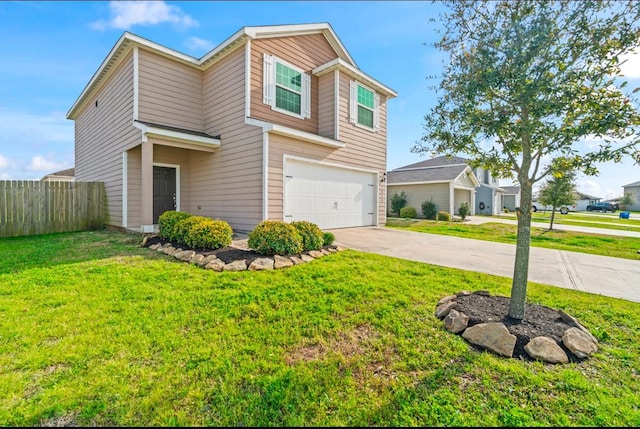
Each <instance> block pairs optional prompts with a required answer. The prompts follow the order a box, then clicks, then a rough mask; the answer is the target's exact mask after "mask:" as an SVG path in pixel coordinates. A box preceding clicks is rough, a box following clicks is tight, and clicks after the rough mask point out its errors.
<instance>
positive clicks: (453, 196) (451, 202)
mask: <svg viewBox="0 0 640 429" xmlns="http://www.w3.org/2000/svg"><path fill="white" fill-rule="evenodd" d="M455 199H456V192H455V188H454V186H453V182H451V183H449V214H450V215H451V216H452V217H453V213H454V212H455V210H456V207H455V206H456V202H455Z"/></svg>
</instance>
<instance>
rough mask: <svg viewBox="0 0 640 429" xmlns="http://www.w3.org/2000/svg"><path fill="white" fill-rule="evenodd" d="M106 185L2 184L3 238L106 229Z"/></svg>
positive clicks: (0, 232)
mask: <svg viewBox="0 0 640 429" xmlns="http://www.w3.org/2000/svg"><path fill="white" fill-rule="evenodd" d="M105 212H106V207H105V190H104V183H102V182H39V181H35V180H0V237H15V236H19V235H36V234H49V233H53V232H67V231H82V230H88V229H97V228H102V226H103V224H104V222H105Z"/></svg>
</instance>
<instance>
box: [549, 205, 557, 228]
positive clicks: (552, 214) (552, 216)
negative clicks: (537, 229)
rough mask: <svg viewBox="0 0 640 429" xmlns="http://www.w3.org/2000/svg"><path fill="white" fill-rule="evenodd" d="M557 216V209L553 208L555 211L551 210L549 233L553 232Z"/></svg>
mask: <svg viewBox="0 0 640 429" xmlns="http://www.w3.org/2000/svg"><path fill="white" fill-rule="evenodd" d="M555 216H556V207H555V206H553V209H552V210H551V222H550V223H549V231H551V230H553V219H554V218H555Z"/></svg>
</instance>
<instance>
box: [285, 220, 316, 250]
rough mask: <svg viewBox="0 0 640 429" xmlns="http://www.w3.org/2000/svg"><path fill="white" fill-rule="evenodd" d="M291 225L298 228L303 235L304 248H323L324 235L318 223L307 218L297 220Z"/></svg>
mask: <svg viewBox="0 0 640 429" xmlns="http://www.w3.org/2000/svg"><path fill="white" fill-rule="evenodd" d="M291 225H293V226H294V227H295V228H296V229H297V230H298V234H300V237H302V249H303V250H320V249H321V248H322V243H323V242H324V237H323V235H322V231H321V230H320V228H319V227H318V225H316V224H315V223H311V222H308V221H306V220H297V221H294V222H291Z"/></svg>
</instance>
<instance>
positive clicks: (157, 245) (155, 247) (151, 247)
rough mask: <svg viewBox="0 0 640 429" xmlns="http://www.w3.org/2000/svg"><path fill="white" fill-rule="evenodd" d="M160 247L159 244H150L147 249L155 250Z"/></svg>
mask: <svg viewBox="0 0 640 429" xmlns="http://www.w3.org/2000/svg"><path fill="white" fill-rule="evenodd" d="M160 246H161V244H160V243H156V244H152V245H151V246H149V249H150V250H157V249H158V247H160Z"/></svg>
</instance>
